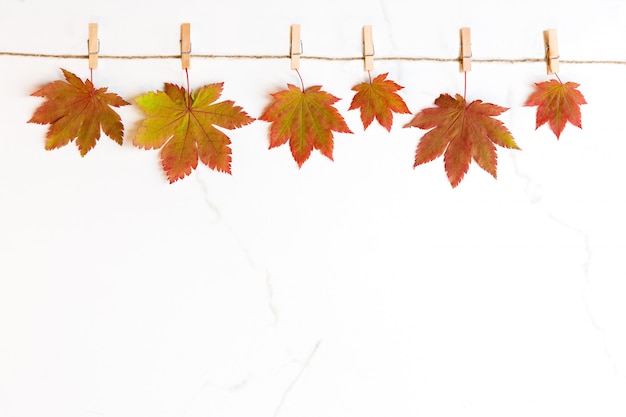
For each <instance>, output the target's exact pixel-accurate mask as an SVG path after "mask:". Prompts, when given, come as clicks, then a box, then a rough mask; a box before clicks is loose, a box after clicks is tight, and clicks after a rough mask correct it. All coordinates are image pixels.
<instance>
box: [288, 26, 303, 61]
mask: <svg viewBox="0 0 626 417" xmlns="http://www.w3.org/2000/svg"><path fill="white" fill-rule="evenodd" d="M289 55H290V56H291V69H292V70H297V69H300V55H302V40H301V39H300V25H298V24H294V25H291V45H290V52H289Z"/></svg>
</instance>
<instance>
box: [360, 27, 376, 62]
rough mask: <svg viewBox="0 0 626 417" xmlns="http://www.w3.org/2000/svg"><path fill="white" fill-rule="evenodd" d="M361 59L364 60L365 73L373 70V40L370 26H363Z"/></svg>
mask: <svg viewBox="0 0 626 417" xmlns="http://www.w3.org/2000/svg"><path fill="white" fill-rule="evenodd" d="M363 58H364V59H365V71H372V70H373V69H374V38H373V36H372V26H371V25H366V26H363Z"/></svg>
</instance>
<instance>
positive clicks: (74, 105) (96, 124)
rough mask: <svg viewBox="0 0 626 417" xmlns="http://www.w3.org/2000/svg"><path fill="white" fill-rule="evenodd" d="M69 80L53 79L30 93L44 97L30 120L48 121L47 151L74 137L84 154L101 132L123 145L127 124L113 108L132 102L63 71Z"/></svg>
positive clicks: (81, 152) (33, 121)
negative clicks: (125, 124) (125, 125)
mask: <svg viewBox="0 0 626 417" xmlns="http://www.w3.org/2000/svg"><path fill="white" fill-rule="evenodd" d="M61 71H63V75H64V76H65V80H66V81H61V80H57V81H53V82H51V83H49V84H47V85H45V86H44V87H43V88H41V89H39V90H37V91H35V92H34V93H32V94H31V96H35V97H44V98H45V99H46V101H45V102H44V103H43V104H42V105H41V106H39V107H38V108H37V109H36V110H35V113H34V114H33V116H32V117H31V119H30V120H29V121H28V122H29V123H38V124H49V125H50V126H49V127H48V132H47V133H46V144H45V147H46V149H47V150H51V149H56V148H60V147H61V146H65V145H67V144H68V143H70V142H71V141H73V140H74V139H76V145H77V146H78V149H79V150H80V154H81V155H82V156H85V155H86V154H87V152H89V150H91V149H92V148H93V147H94V146H95V145H96V141H97V140H98V139H100V131H101V130H102V131H104V134H105V135H107V136H108V137H110V138H111V139H113V140H114V141H115V142H117V143H118V144H120V145H121V144H122V137H123V135H124V125H123V124H122V121H121V119H120V116H119V114H117V112H115V110H113V109H112V108H111V106H113V107H120V106H126V105H128V104H130V103H128V102H127V101H125V100H123V99H122V98H121V97H120V96H118V95H117V94H115V93H107V92H106V91H107V88H98V89H96V88H95V87H94V85H93V83H92V82H91V81H90V80H88V79H87V80H85V82H83V81H82V80H81V79H80V78H78V77H77V76H76V75H75V74H72V73H71V72H69V71H67V70H64V69H63V68H61Z"/></svg>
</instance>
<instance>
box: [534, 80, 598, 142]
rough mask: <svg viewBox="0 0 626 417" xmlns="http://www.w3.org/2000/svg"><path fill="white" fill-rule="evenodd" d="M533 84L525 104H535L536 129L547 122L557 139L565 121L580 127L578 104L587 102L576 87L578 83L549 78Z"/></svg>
mask: <svg viewBox="0 0 626 417" xmlns="http://www.w3.org/2000/svg"><path fill="white" fill-rule="evenodd" d="M535 86H536V90H535V92H533V93H532V94H531V95H530V97H529V98H528V100H527V101H526V104H525V106H537V123H536V126H535V128H536V129H538V128H539V126H541V125H543V124H545V123H548V124H549V125H550V129H552V131H553V132H554V134H555V135H556V137H557V139H558V138H559V137H560V136H561V132H563V129H564V128H565V125H566V124H567V122H570V123H571V124H573V125H574V126H577V127H579V128H581V129H582V122H581V114H580V105H581V104H587V102H586V101H585V97H583V95H582V93H581V92H580V91H578V89H577V88H578V87H579V86H580V84H576V83H573V82H566V83H562V82H561V81H560V80H550V81H545V82H541V83H536V84H535Z"/></svg>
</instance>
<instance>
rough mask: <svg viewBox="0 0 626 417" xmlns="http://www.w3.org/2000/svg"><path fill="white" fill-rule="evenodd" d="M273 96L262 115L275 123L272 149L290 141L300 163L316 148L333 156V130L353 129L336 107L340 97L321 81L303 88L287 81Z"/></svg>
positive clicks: (290, 145)
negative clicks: (283, 87)
mask: <svg viewBox="0 0 626 417" xmlns="http://www.w3.org/2000/svg"><path fill="white" fill-rule="evenodd" d="M271 96H272V97H273V99H274V101H273V102H272V103H270V105H269V106H268V107H267V108H266V109H265V111H264V112H263V114H262V115H261V117H259V119H260V120H264V121H266V122H270V123H271V127H270V149H271V148H274V147H277V146H280V145H284V144H285V143H287V142H288V141H289V147H290V148H291V154H292V155H293V158H294V159H295V160H296V162H297V163H298V166H300V167H301V166H302V164H303V163H304V161H306V160H307V159H308V158H309V156H310V155H311V152H312V151H313V149H317V150H319V151H320V152H321V153H322V154H323V155H325V156H326V157H328V158H329V159H331V160H332V159H333V146H334V142H333V133H332V132H333V131H335V132H343V133H352V131H351V130H350V129H349V128H348V126H347V125H346V122H345V120H344V118H343V117H341V114H339V112H338V111H337V109H336V108H335V107H333V104H334V103H336V102H337V101H338V100H339V99H338V98H337V97H335V96H333V95H331V94H329V93H327V92H325V91H323V90H322V87H321V86H319V85H316V86H313V87H309V88H307V89H306V90H302V89H300V88H298V87H296V86H295V85H292V84H287V89H286V90H281V91H278V92H277V93H274V94H272V95H271Z"/></svg>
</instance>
